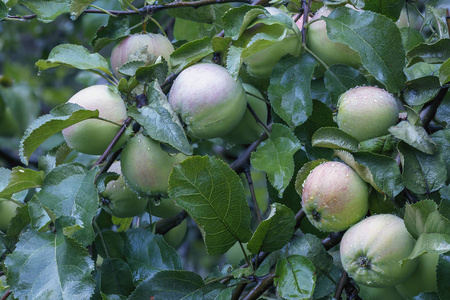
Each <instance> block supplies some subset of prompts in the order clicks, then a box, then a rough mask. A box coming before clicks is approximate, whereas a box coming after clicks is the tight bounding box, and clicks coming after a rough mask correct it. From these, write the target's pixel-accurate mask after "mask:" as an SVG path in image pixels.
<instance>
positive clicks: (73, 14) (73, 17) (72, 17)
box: [70, 13, 77, 21]
mask: <svg viewBox="0 0 450 300" xmlns="http://www.w3.org/2000/svg"><path fill="white" fill-rule="evenodd" d="M70 19H71V20H72V21H75V20H76V19H77V14H76V13H71V14H70Z"/></svg>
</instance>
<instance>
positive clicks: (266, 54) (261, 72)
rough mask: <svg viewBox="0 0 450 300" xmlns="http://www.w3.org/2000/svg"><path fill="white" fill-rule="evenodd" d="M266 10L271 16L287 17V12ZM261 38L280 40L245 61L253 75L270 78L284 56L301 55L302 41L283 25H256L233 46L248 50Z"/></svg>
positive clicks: (259, 50)
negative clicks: (281, 15)
mask: <svg viewBox="0 0 450 300" xmlns="http://www.w3.org/2000/svg"><path fill="white" fill-rule="evenodd" d="M265 9H266V10H267V11H268V12H269V13H270V14H271V15H277V14H283V15H286V13H285V12H283V11H282V10H280V9H278V8H275V7H265ZM286 17H287V18H286V19H290V17H288V16H287V15H286ZM292 24H293V23H292ZM294 26H295V25H294ZM260 37H265V38H266V39H267V37H270V39H271V40H276V39H278V40H277V41H276V42H275V43H272V44H270V45H268V46H266V47H261V46H260V48H259V49H258V51H256V52H254V53H252V54H251V55H250V56H247V57H246V58H245V59H244V61H243V63H244V65H246V67H247V71H248V72H249V73H250V74H251V75H254V76H257V77H262V78H268V77H269V76H270V74H271V73H272V69H273V68H274V67H275V65H276V64H277V62H278V61H279V60H280V59H281V58H282V57H283V56H285V55H287V54H292V55H299V54H300V49H301V40H300V39H299V37H298V36H297V34H296V33H295V31H294V30H292V29H288V28H287V27H285V26H283V25H281V24H263V23H258V24H255V25H253V26H252V27H250V28H247V29H246V30H245V31H244V32H243V33H242V35H241V36H240V37H239V39H238V40H237V41H235V42H234V43H233V44H234V45H235V46H238V47H242V48H247V47H249V46H251V45H252V44H253V43H254V42H256V41H257V40H258V39H260Z"/></svg>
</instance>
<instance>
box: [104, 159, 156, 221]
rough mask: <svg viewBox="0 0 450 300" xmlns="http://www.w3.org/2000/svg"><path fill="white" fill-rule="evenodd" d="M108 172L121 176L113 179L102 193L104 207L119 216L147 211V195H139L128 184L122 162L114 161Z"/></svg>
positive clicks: (134, 214)
mask: <svg viewBox="0 0 450 300" xmlns="http://www.w3.org/2000/svg"><path fill="white" fill-rule="evenodd" d="M108 172H114V173H117V174H119V175H120V176H119V178H117V179H116V180H111V181H110V182H108V184H107V185H106V188H105V190H104V191H103V193H102V197H103V209H104V210H105V211H106V212H108V213H109V214H110V215H112V216H116V217H118V218H130V217H134V216H137V215H138V214H140V213H142V212H144V211H145V208H146V207H147V203H148V200H147V197H138V195H136V193H134V192H133V191H132V190H131V189H130V188H129V187H128V186H127V185H126V184H125V180H124V179H123V176H122V175H121V174H122V172H121V167H120V162H119V161H116V162H114V163H113V164H112V165H111V167H110V168H109V170H108Z"/></svg>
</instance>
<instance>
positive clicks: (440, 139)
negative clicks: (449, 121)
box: [431, 115, 450, 176]
mask: <svg viewBox="0 0 450 300" xmlns="http://www.w3.org/2000/svg"><path fill="white" fill-rule="evenodd" d="M449 117H450V115H449ZM431 137H432V138H433V141H435V142H436V144H438V146H439V152H440V153H441V155H442V159H443V161H444V163H445V165H446V166H447V176H449V175H450V129H443V130H439V131H437V132H435V133H433V134H432V135H431Z"/></svg>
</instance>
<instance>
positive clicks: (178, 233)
mask: <svg viewBox="0 0 450 300" xmlns="http://www.w3.org/2000/svg"><path fill="white" fill-rule="evenodd" d="M186 232H187V220H183V222H181V224H180V225H178V226H175V227H174V228H172V229H170V230H169V231H168V232H167V233H166V234H165V235H163V237H164V240H165V241H166V242H167V244H169V245H170V246H172V247H173V248H175V249H176V248H178V247H180V245H181V243H182V242H183V240H184V237H185V236H186Z"/></svg>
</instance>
